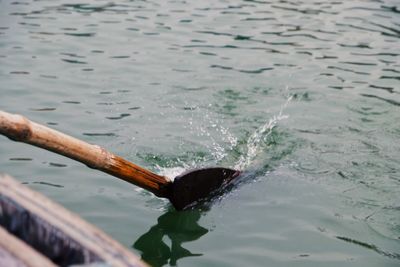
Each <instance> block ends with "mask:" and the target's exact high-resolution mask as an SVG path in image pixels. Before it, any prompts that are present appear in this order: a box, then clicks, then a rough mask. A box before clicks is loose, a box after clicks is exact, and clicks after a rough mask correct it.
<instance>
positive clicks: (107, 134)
mask: <svg viewBox="0 0 400 267" xmlns="http://www.w3.org/2000/svg"><path fill="white" fill-rule="evenodd" d="M83 135H86V136H108V137H111V136H117V135H116V134H115V133H83Z"/></svg>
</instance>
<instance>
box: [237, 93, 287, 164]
mask: <svg viewBox="0 0 400 267" xmlns="http://www.w3.org/2000/svg"><path fill="white" fill-rule="evenodd" d="M292 98H293V97H292V96H289V97H288V99H287V100H286V102H285V103H284V104H283V105H282V106H281V109H280V111H279V113H278V115H275V116H273V117H272V118H270V119H269V121H267V122H266V123H265V124H264V125H261V126H260V127H259V128H257V130H255V132H254V133H253V134H252V135H251V136H250V137H249V139H247V142H246V143H247V153H246V154H245V155H241V156H240V158H239V160H238V162H237V163H236V165H235V167H234V168H235V169H238V170H244V169H246V168H247V167H248V166H250V164H251V163H252V162H253V161H254V159H255V158H256V157H257V155H258V153H259V152H260V147H261V142H262V141H264V140H265V139H266V138H267V137H268V136H269V135H270V134H271V133H272V129H273V128H275V126H276V125H277V124H278V122H279V121H281V120H283V119H287V118H289V116H288V115H284V114H283V112H284V110H285V109H286V107H287V106H288V104H289V102H290V101H291V100H292Z"/></svg>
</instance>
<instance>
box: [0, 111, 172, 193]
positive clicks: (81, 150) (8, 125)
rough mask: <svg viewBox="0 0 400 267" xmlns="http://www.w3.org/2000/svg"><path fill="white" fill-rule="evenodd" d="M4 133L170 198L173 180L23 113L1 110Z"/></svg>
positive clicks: (13, 138) (1, 127) (0, 129)
mask: <svg viewBox="0 0 400 267" xmlns="http://www.w3.org/2000/svg"><path fill="white" fill-rule="evenodd" d="M0 134H3V135H5V136H7V137H8V138H10V139H12V140H14V141H18V142H24V143H28V144H31V145H34V146H37V147H41V148H44V149H47V150H50V151H52V152H55V153H57V154H61V155H64V156H66V157H68V158H71V159H74V160H77V161H80V162H82V163H84V164H86V165H87V166H89V167H91V168H93V169H98V170H100V171H103V172H106V173H108V174H111V175H113V176H116V177H118V178H120V179H122V180H124V181H127V182H129V183H132V184H135V185H137V186H140V187H142V188H144V189H146V190H149V191H150V192H152V193H154V194H155V195H156V196H159V197H168V195H169V186H170V184H171V181H170V180H169V179H168V178H166V177H164V176H160V175H157V174H155V173H152V172H150V171H148V170H146V169H143V168H141V167H139V166H137V165H135V164H133V163H131V162H129V161H127V160H125V159H123V158H121V157H119V156H116V155H114V154H113V153H111V152H108V151H107V150H105V149H104V148H101V147H100V146H97V145H91V144H88V143H86V142H84V141H81V140H79V139H76V138H74V137H71V136H69V135H66V134H63V133H61V132H58V131H56V130H53V129H50V128H48V127H46V126H43V125H40V124H38V123H35V122H32V121H29V120H28V119H27V118H25V117H23V116H21V115H15V114H10V113H7V112H3V111H0Z"/></svg>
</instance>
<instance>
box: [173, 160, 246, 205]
mask: <svg viewBox="0 0 400 267" xmlns="http://www.w3.org/2000/svg"><path fill="white" fill-rule="evenodd" d="M239 174H240V172H239V171H237V170H232V169H228V168H218V167H215V168H204V169H196V170H192V171H189V172H186V173H183V174H181V175H179V176H177V177H175V179H174V182H173V184H172V190H171V194H170V196H169V200H170V201H171V203H172V204H173V205H174V207H175V208H176V209H177V210H183V209H187V208H189V207H191V206H193V205H194V204H196V203H197V202H198V201H200V200H202V199H204V198H207V197H209V196H210V195H212V193H213V192H215V191H218V190H220V189H222V188H224V187H225V186H226V185H228V184H229V183H231V181H232V180H233V179H235V178H236V177H238V176H239Z"/></svg>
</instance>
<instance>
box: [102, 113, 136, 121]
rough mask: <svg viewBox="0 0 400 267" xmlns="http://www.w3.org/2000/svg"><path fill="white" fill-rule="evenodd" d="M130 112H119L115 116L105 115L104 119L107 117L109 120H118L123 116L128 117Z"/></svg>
mask: <svg viewBox="0 0 400 267" xmlns="http://www.w3.org/2000/svg"><path fill="white" fill-rule="evenodd" d="M130 115H131V114H129V113H121V114H120V115H119V116H115V117H106V119H109V120H120V119H123V118H125V117H129V116H130Z"/></svg>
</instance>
